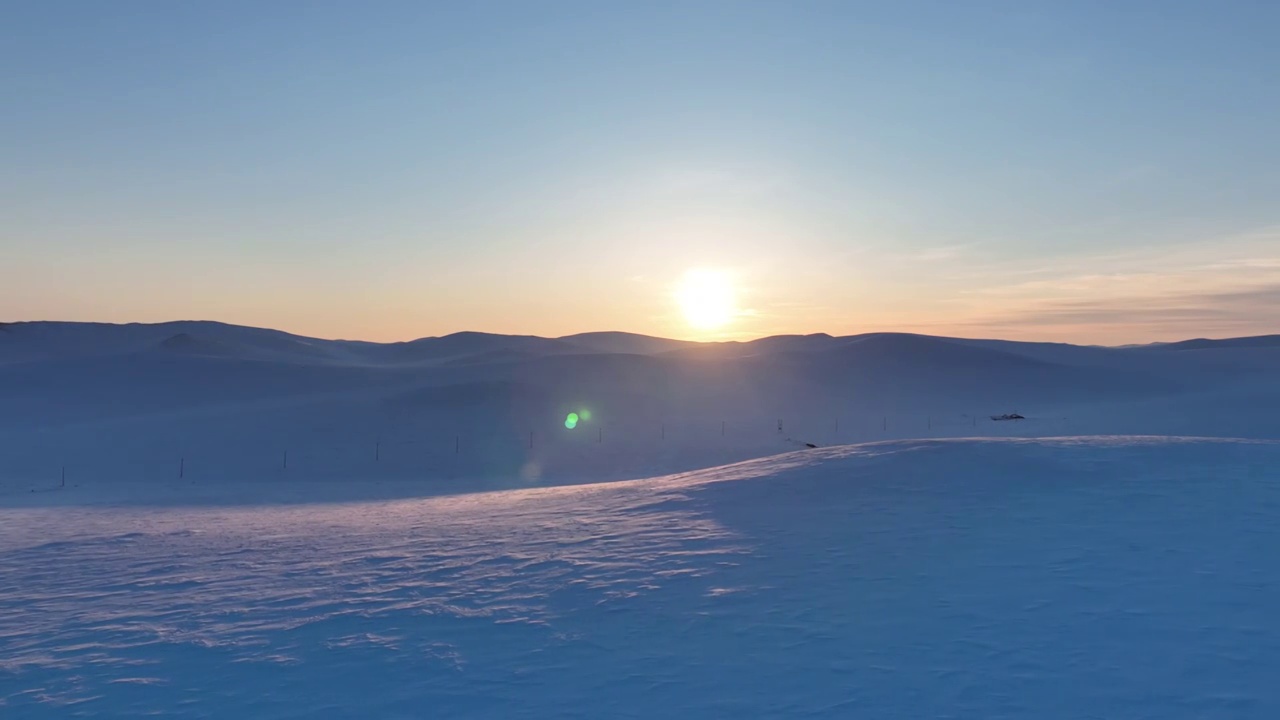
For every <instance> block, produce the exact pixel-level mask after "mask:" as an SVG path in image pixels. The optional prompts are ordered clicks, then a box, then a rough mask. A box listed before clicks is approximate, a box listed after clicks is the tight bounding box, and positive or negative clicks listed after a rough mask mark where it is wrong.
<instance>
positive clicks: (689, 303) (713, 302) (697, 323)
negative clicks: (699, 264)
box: [676, 269, 738, 330]
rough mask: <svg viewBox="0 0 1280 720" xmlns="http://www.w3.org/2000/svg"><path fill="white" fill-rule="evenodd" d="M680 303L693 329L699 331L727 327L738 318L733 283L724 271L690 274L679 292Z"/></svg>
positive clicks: (693, 272)
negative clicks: (726, 325) (735, 317)
mask: <svg viewBox="0 0 1280 720" xmlns="http://www.w3.org/2000/svg"><path fill="white" fill-rule="evenodd" d="M676 302H678V303H679V304H680V310H681V311H682V312H683V313H684V317H685V320H686V321H687V322H688V323H689V325H691V326H693V327H694V328H697V329H699V330H714V329H716V328H719V327H723V326H724V325H725V324H727V323H728V322H729V321H731V320H733V318H734V316H736V315H737V314H738V308H737V300H736V298H735V293H734V288H733V283H732V282H731V281H730V278H729V276H728V274H727V273H725V272H724V271H721V270H708V269H694V270H689V271H688V272H686V273H685V274H684V278H683V279H681V281H680V286H679V287H678V288H677V289H676Z"/></svg>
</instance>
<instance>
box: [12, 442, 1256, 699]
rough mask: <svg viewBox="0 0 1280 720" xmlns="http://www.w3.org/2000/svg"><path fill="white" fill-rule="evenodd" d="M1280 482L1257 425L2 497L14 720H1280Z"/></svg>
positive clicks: (908, 443)
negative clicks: (376, 480) (414, 478)
mask: <svg viewBox="0 0 1280 720" xmlns="http://www.w3.org/2000/svg"><path fill="white" fill-rule="evenodd" d="M1277 467H1280V445H1277V444H1276V443H1274V442H1265V441H1232V440H1203V439H1186V438H1125V437H1116V438H1107V439H1097V438H1065V439H1055V440H986V441H977V440H963V441H902V442H888V443H877V444H868V445H860V446H848V447H835V448H823V449H819V450H816V451H808V452H797V453H790V454H784V455H779V456H775V457H771V458H766V459H760V460H754V461H749V462H746V463H741V464H736V465H732V466H727V467H722V468H717V469H712V470H706V471H699V472H693V473H688V474H681V475H674V476H668V477H661V478H654V479H647V480H636V481H629V482H617V483H606V484H596V485H579V486H563V487H551V488H534V489H525V490H511V491H504V492H494V493H481V494H470V495H458V496H451V497H435V498H418V499H398V500H365V501H361V502H350V501H345V500H342V501H335V499H334V498H325V497H323V496H318V497H317V496H313V497H309V498H308V497H304V496H302V495H301V494H299V495H297V496H295V497H294V500H293V502H291V503H288V504H284V505H279V504H263V503H261V502H246V500H252V499H246V498H244V497H240V496H236V495H232V496H229V497H227V498H223V499H221V500H219V499H217V498H206V499H205V501H203V504H200V505H191V504H190V503H189V502H188V503H187V504H185V505H183V506H177V507H175V506H139V505H128V506H111V507H95V506H77V505H71V506H63V507H50V506H40V505H35V506H28V507H22V506H20V505H17V504H12V503H11V504H10V506H9V507H8V508H7V509H4V510H0V519H2V522H0V576H2V577H4V578H5V587H4V589H3V591H2V592H0V647H2V648H3V649H4V652H2V653H0V714H3V715H4V716H5V717H22V718H42V717H51V718H52V717H72V716H83V717H95V716H102V717H107V716H110V717H120V716H140V715H143V714H147V713H155V714H162V715H164V716H166V717H178V718H181V717H255V718H286V717H313V718H314V717H320V718H324V717H333V718H339V717H423V716H432V717H457V718H468V717H475V718H492V717H508V718H545V717H580V718H600V717H636V718H641V717H652V716H654V715H664V716H675V717H699V718H731V717H733V718H736V717H744V716H745V717H815V718H817V717H824V718H827V717H829V718H837V717H853V716H858V717H972V718H992V717H1038V718H1079V717H1161V718H1206V717H1222V718H1270V717H1275V716H1276V715H1277V714H1278V713H1280V690H1277V688H1276V684H1275V682H1274V674H1275V669H1276V667H1277V666H1278V665H1280V625H1278V624H1277V623H1276V621H1275V615H1274V608H1275V607H1276V606H1277V604H1278V603H1280V586H1277V584H1276V583H1275V582H1274V578H1275V577H1276V575H1277V572H1278V571H1280V560H1277V557H1276V555H1275V553H1274V552H1273V549H1274V548H1275V547H1276V545H1277V543H1278V542H1280V524H1278V523H1277V522H1276V519H1277V517H1278V516H1280V478H1278V477H1277V476H1276V474H1275V468H1277ZM311 490H312V491H313V494H314V493H315V492H316V488H311ZM262 491H263V492H267V491H266V490H265V489H263V490H262Z"/></svg>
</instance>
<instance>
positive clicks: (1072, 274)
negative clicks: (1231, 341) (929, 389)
mask: <svg viewBox="0 0 1280 720" xmlns="http://www.w3.org/2000/svg"><path fill="white" fill-rule="evenodd" d="M981 277H982V279H983V280H985V284H983V285H981V286H977V287H972V286H971V287H969V288H967V289H964V290H961V291H958V292H957V293H956V294H955V295H954V296H953V297H952V298H951V299H950V301H949V303H948V304H949V306H951V307H952V308H953V309H954V310H955V312H956V313H957V315H959V317H957V318H955V321H954V322H952V323H948V324H950V325H959V326H962V327H966V328H971V329H976V328H983V329H984V330H986V331H989V332H992V333H995V334H1003V335H1024V336H1039V337H1046V336H1057V337H1061V338H1066V339H1086V340H1087V341H1088V339H1089V338H1092V340H1091V341H1095V342H1097V341H1120V342H1137V341H1142V340H1149V339H1157V338H1175V339H1176V338H1185V337H1200V336H1218V337H1221V336H1227V335H1242V334H1270V333H1276V332H1280V310H1278V308H1280V228H1263V229H1261V230H1258V231H1255V232H1251V233H1248V234H1244V235H1238V236H1235V237H1229V238H1219V239H1214V240H1208V241H1203V242H1200V243H1192V244H1183V245H1176V246H1171V247H1148V248H1137V249H1133V250H1126V251H1122V252H1110V253H1098V254H1093V255H1085V256H1074V257H1064V258H1058V259H1055V260H1054V261H1053V262H1047V263H1046V262H1044V261H1043V260H1042V261H1041V262H1039V263H1037V264H1029V263H1028V264H1023V265H1021V266H1011V267H1010V266H1006V267H1003V268H999V267H997V268H986V269H985V272H983V273H982V275H981Z"/></svg>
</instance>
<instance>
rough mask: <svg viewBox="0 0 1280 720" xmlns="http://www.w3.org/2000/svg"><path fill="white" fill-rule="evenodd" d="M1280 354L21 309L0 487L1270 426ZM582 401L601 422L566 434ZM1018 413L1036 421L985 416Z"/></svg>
mask: <svg viewBox="0 0 1280 720" xmlns="http://www.w3.org/2000/svg"><path fill="white" fill-rule="evenodd" d="M1278 368H1280V345H1276V344H1275V343H1272V342H1270V341H1268V340H1267V339H1266V338H1262V339H1257V338H1253V339H1246V340H1242V341H1208V342H1197V343H1193V344H1192V345H1190V346H1180V345H1170V346H1154V347H1143V348H1087V347H1077V346H1070V345H1060V344H1043V343H1016V342H1005V341H978V340H957V339H954V338H933V337H925V336H920V335H907V334H892V333H880V334H872V335H861V336H852V337H843V338H841V337H832V336H829V335H821V334H819V335H806V336H780V337H774V338H764V339H761V340H757V341H753V342H747V343H717V344H693V343H681V342H675V341H669V340H663V339H659V338H646V337H643V336H636V335H629V334H625V333H590V334H585V335H577V336H570V337H565V338H536V337H511V336H502V335H490V334H483V333H458V334H455V335H450V336H446V337H442V338H424V339H421V340H415V341H411V342H407V343H391V344H377V343H364V342H354V341H333V340H318V339H314V338H303V337H298V336H294V335H289V334H287V333H281V332H277V331H274V330H263V329H257V328H241V327H236V326H231V325H225V324H221V323H208V322H180V323H165V324H160V325H124V326H113V325H95V324H76V323H13V324H9V325H5V326H3V327H0V495H4V494H10V493H14V492H29V491H30V490H33V489H43V488H47V487H48V486H49V484H50V483H51V482H52V483H56V484H60V483H61V481H62V471H63V468H66V472H67V475H68V477H69V478H70V480H71V482H72V483H73V484H78V485H80V486H82V487H84V486H86V485H98V484H103V483H110V484H123V483H134V484H137V485H139V486H140V487H143V490H142V491H143V492H144V493H145V492H146V491H147V488H148V487H149V488H150V489H153V490H154V489H155V488H157V487H159V486H162V485H164V484H166V483H171V482H173V481H175V480H178V479H179V475H180V474H181V476H182V477H181V479H182V480H184V481H197V482H200V483H205V482H228V481H233V482H277V481H287V480H289V479H299V478H302V479H308V480H314V479H317V478H328V479H335V480H337V479H377V480H387V481H391V480H409V479H416V480H419V481H421V482H422V483H423V488H422V492H428V493H430V492H438V491H449V492H452V491H455V490H458V489H465V490H479V489H493V488H499V487H510V486H513V485H517V484H528V483H529V482H535V483H538V484H554V483H560V482H591V481H599V480H610V479H624V478H638V477H647V476H652V475H659V474H664V473H670V472H678V471H682V470H691V469H696V468H700V467H709V466H714V465H720V464H724V463H727V462H734V461H740V460H745V459H749V458H753V457H761V456H765V455H770V454H776V453H778V452H784V451H787V450H791V449H794V448H795V447H797V446H799V445H802V444H803V443H805V442H812V443H815V444H818V445H832V444H845V443H852V442H866V441H875V440H886V439H903V438H920V437H937V438H941V437H964V436H973V435H980V436H1024V437H1035V436H1041V437H1043V436H1054V435H1064V434H1066V435H1070V434H1094V433H1106V434H1135V433H1136V434H1147V433H1152V434H1182V435H1198V436H1220V437H1254V438H1274V437H1280V412H1277V410H1278V409H1280V370H1278ZM584 411H586V412H584ZM570 412H574V413H578V414H579V415H581V416H582V417H584V418H586V417H587V413H589V414H590V418H589V419H586V420H584V421H583V422H582V423H580V424H579V425H578V426H577V427H576V428H575V429H574V430H572V431H569V430H567V429H566V428H565V427H564V420H565V418H566V416H567V415H568V413H570ZM1008 412H1018V413H1020V414H1022V415H1025V416H1027V418H1028V420H1027V421H1025V422H1020V423H1016V424H1010V423H1000V424H997V423H992V422H991V421H990V420H989V417H990V416H992V415H999V414H1003V413H1008ZM779 421H781V422H782V425H783V429H782V431H781V432H779V430H778V424H779ZM286 456H287V459H286ZM516 480H519V482H518V483H517V482H515V481H516Z"/></svg>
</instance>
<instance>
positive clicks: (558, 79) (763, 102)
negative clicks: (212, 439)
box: [0, 0, 1280, 342]
mask: <svg viewBox="0 0 1280 720" xmlns="http://www.w3.org/2000/svg"><path fill="white" fill-rule="evenodd" d="M1277 27H1280V4H1276V3H1270V2H1197V3H1187V2H1106V3H1103V2H1097V3H1094V2H1058V3H1037V2H1000V3H981V2H965V3H957V2H928V3H920V2H894V3H889V2H883V3H856V2H767V3H766V2H683V3H660V2H644V3H623V2H604V1H597V2H576V3H570V2H539V3H534V2H511V3H507V2H475V3H427V2H370V3H350V2H343V3H337V2H332V3H325V2H307V3H302V2H297V3H291V2H274V3H259V2H252V3H250V2H204V3H196V2H191V3H170V2H131V1H128V0H122V1H120V2H111V3H103V2H82V3H72V2H57V1H53V2H8V3H5V4H4V6H3V8H0V90H3V95H2V97H3V98H5V99H4V101H3V102H4V108H3V110H4V111H3V112H2V113H0V131H3V132H2V134H0V138H2V139H0V160H2V162H0V220H2V221H3V222H2V224H0V233H2V234H0V248H2V249H3V264H2V266H0V273H2V274H3V277H2V278H0V280H2V281H0V320H24V319H68V320H102V321H116V322H122V321H155V320H167V319H218V320H225V321H229V322H238V323H246V324H254V325H267V326H272V327H278V328H281V329H286V330H292V331H296V332H301V333H305V334H313V335H319V336H325V337H350V338H368V339H381V340H390V339H407V338H411V337H418V336H423V335H434V334H443V333H447V332H452V331H456V330H463V329H471V330H487V331H494V332H517V333H532V334H543V335H558V334H565V333H571V332H578V331H586V330H600V329H619V330H631V331H636V332H646V333H652V334H659V335H668V336H678V337H703V336H705V337H751V336H757V335H764V334H774V333H784V332H823V331H825V332H831V333H833V334H837V333H838V334H844V333H854V332H862V331H871V330H908V331H921V332H937V333H945V334H955V335H966V336H1002V337H1011V338H1028V339H1053V340H1071V341H1079V342H1137V341H1146V340H1160V339H1174V338H1182V337H1191V336H1226V335H1242V334H1253V333H1263V332H1280V311H1277V310H1276V308H1280V209H1278V208H1277V205H1276V198H1277V197H1280V140H1278V139H1277V133H1276V131H1275V128H1277V127H1280V92H1277V90H1278V89H1280V43H1276V42H1275V32H1274V31H1275V29H1276V28H1277ZM691 268H711V269H714V270H716V271H718V272H723V273H725V274H727V275H728V276H730V277H732V279H733V285H734V287H735V292H736V296H735V303H736V307H737V308H738V312H737V314H736V315H735V317H734V318H733V320H732V322H729V323H728V324H726V325H725V326H724V327H722V328H718V329H717V330H716V331H715V332H713V333H707V332H705V331H697V330H695V329H694V328H691V327H689V326H688V325H687V324H686V323H684V322H682V317H681V313H680V308H679V307H677V303H676V301H675V300H674V298H675V297H677V296H678V292H676V290H675V288H676V286H677V285H678V283H679V282H680V278H681V277H683V276H684V274H685V273H686V271H688V270H689V269H691Z"/></svg>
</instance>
